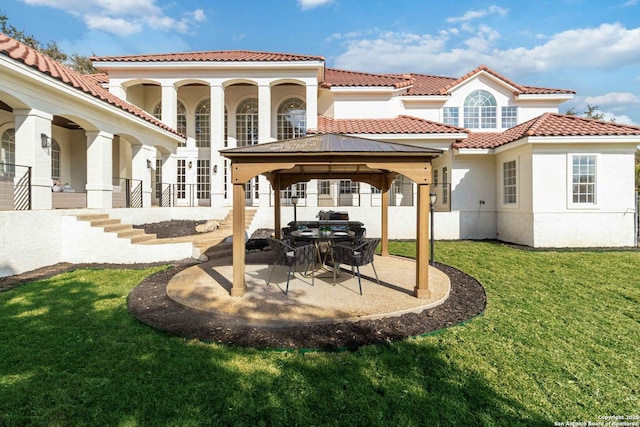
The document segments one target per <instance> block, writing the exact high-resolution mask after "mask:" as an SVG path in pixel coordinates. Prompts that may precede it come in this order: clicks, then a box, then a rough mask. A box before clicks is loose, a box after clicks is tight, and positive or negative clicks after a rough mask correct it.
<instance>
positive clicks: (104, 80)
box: [85, 73, 109, 85]
mask: <svg viewBox="0 0 640 427" xmlns="http://www.w3.org/2000/svg"><path fill="white" fill-rule="evenodd" d="M85 77H86V78H87V79H91V80H93V81H94V82H96V83H98V84H101V85H106V84H108V83H109V74H107V73H96V74H85Z"/></svg>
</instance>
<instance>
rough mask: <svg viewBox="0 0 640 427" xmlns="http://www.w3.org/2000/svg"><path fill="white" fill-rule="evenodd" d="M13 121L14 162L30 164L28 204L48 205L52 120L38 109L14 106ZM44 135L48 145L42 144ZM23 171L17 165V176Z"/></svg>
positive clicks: (39, 206)
mask: <svg viewBox="0 0 640 427" xmlns="http://www.w3.org/2000/svg"><path fill="white" fill-rule="evenodd" d="M13 113H14V116H15V123H16V144H15V147H16V148H15V149H16V160H15V161H16V165H23V166H31V208H32V209H51V185H52V181H51V120H52V119H53V116H52V115H51V114H47V113H45V112H42V111H38V110H14V112H13ZM43 134H44V135H45V136H46V138H47V139H46V141H47V144H49V148H43V147H42V136H41V135H43ZM24 173H26V171H24V170H23V168H16V180H19V179H20V178H22V176H23V175H24Z"/></svg>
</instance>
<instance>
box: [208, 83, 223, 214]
mask: <svg viewBox="0 0 640 427" xmlns="http://www.w3.org/2000/svg"><path fill="white" fill-rule="evenodd" d="M224 120H225V117H224V87H223V86H222V82H213V83H211V164H210V170H209V174H210V177H211V206H222V205H223V204H224V174H223V173H222V167H223V164H222V159H223V158H222V156H220V152H219V150H221V149H222V148H224ZM214 169H215V171H216V172H215V173H214V172H213V171H214Z"/></svg>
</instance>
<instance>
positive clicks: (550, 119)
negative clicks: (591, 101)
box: [453, 113, 640, 149]
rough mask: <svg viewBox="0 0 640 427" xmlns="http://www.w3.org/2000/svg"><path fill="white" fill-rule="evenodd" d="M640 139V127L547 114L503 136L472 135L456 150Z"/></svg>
mask: <svg viewBox="0 0 640 427" xmlns="http://www.w3.org/2000/svg"><path fill="white" fill-rule="evenodd" d="M616 135H617V136H625V135H626V136H638V137H639V140H640V127H638V126H630V125H622V124H618V123H610V122H603V121H600V120H593V119H586V118H584V117H578V116H568V115H564V114H555V113H545V114H543V115H541V116H539V117H536V118H535V119H532V120H529V121H528V122H524V123H521V124H519V125H517V126H514V127H512V128H511V129H507V130H506V131H504V132H502V133H483V132H471V133H470V134H469V137H468V138H467V139H466V140H464V141H460V142H456V143H455V144H454V145H453V148H483V149H486V148H496V147H500V146H502V145H505V144H508V143H510V142H513V141H517V140H518V139H521V138H526V137H529V136H538V137H545V136H546V137H557V136H616Z"/></svg>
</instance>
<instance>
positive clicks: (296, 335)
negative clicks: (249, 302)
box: [0, 221, 487, 350]
mask: <svg viewBox="0 0 640 427" xmlns="http://www.w3.org/2000/svg"><path fill="white" fill-rule="evenodd" d="M198 223H200V222H196V221H166V222H164V223H155V224H143V225H142V226H140V227H141V228H144V229H145V231H147V232H155V233H162V234H163V235H165V236H168V237H177V236H181V235H188V234H194V233H195V226H196V225H197V224H198ZM193 264H194V263H192V262H186V263H178V264H174V265H173V266H172V267H170V268H168V269H166V270H163V271H160V272H158V273H156V274H153V275H151V276H149V277H147V278H146V279H144V280H143V281H142V282H141V283H140V284H139V285H138V286H136V287H135V288H134V289H133V290H132V291H131V293H130V294H129V298H128V306H129V311H130V313H131V314H132V315H133V316H135V317H136V318H138V319H139V320H140V321H142V322H144V323H146V324H148V325H150V326H152V327H154V328H157V329H160V330H162V331H166V332H168V333H170V334H174V335H178V336H181V337H186V338H196V339H200V340H203V341H211V342H218V343H224V344H227V345H231V346H244V347H256V348H276V349H324V350H336V349H353V348H357V347H361V346H365V345H371V344H379V343H385V342H390V341H394V340H400V339H405V338H408V337H414V336H419V335H423V334H429V333H432V332H435V331H438V330H441V329H444V328H447V327H450V326H453V325H458V324H460V323H464V322H466V321H468V320H470V319H472V318H474V317H476V316H478V315H480V314H481V313H482V312H483V311H484V309H485V306H486V302H487V300H486V294H485V291H484V288H483V287H482V285H480V283H479V282H478V281H477V280H475V279H474V278H473V277H471V276H469V275H468V274H465V273H464V272H461V271H459V270H456V269H455V268H452V267H449V266H447V265H444V264H439V263H436V267H437V268H439V269H440V270H442V271H443V272H444V273H445V274H447V275H448V276H449V279H450V280H451V291H450V296H449V298H448V299H447V300H446V301H445V302H444V303H443V304H441V305H440V306H438V307H435V308H432V309H427V310H424V311H422V312H421V313H409V314H404V315H402V316H398V317H389V318H384V319H378V320H361V321H358V322H339V323H331V324H315V325H301V326H299V327H295V326H294V327H292V326H285V327H263V326H260V327H255V326H249V325H246V324H244V323H241V322H235V321H233V320H229V319H227V318H225V319H219V318H216V317H215V315H214V314H212V313H208V312H203V311H199V310H195V309H192V308H189V307H185V306H183V305H181V304H178V303H177V302H175V301H173V300H172V299H170V298H169V297H168V296H167V294H166V285H167V283H168V282H169V280H170V279H171V277H173V276H174V275H175V274H177V273H178V272H179V271H181V270H183V269H185V268H187V267H189V266H191V265H193ZM151 265H166V263H154V264H133V265H131V264H129V265H113V264H66V263H60V264H55V265H52V266H48V267H44V268H40V269H38V270H34V271H31V272H28V273H24V274H20V275H16V276H10V277H4V278H0V291H4V290H8V289H11V288H13V287H15V286H18V285H20V284H23V283H28V282H31V281H35V280H41V279H43V278H47V277H50V276H53V275H55V274H59V273H63V272H65V271H71V270H76V269H79V268H145V267H148V266H151Z"/></svg>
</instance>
